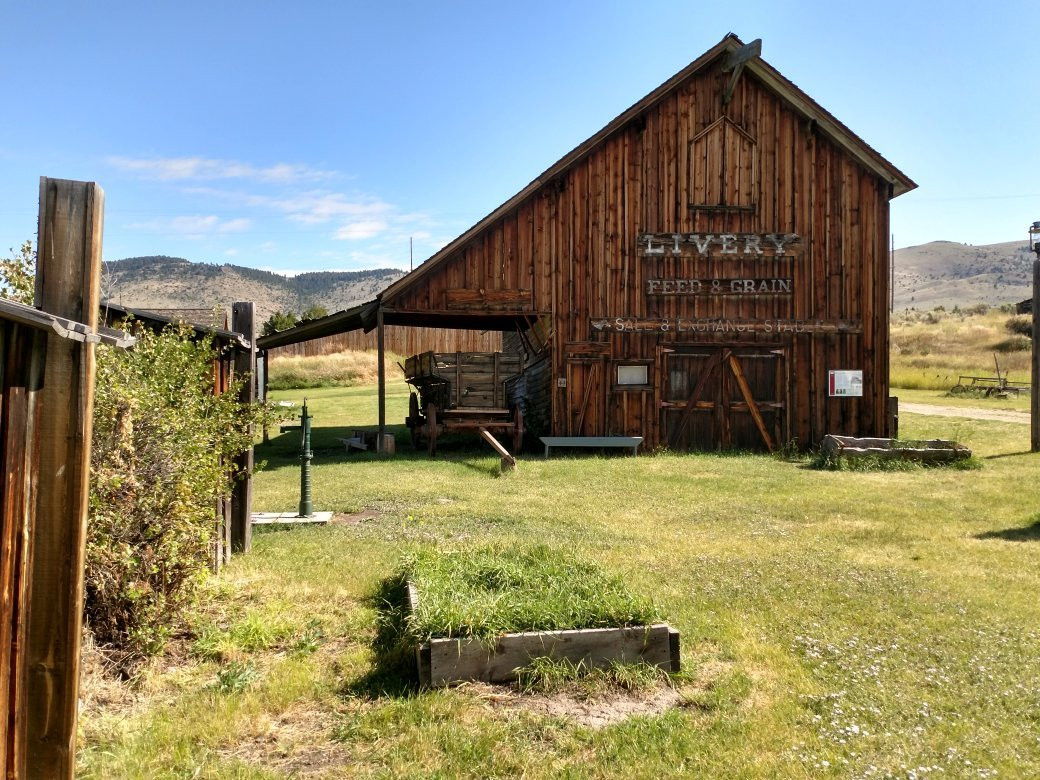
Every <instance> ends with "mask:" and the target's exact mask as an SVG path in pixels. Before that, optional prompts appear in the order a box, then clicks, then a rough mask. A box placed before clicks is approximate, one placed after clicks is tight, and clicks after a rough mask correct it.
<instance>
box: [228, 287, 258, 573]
mask: <svg viewBox="0 0 1040 780" xmlns="http://www.w3.org/2000/svg"><path fill="white" fill-rule="evenodd" d="M231 330H233V331H235V332H237V333H241V334H242V335H243V336H244V337H245V338H246V339H247V340H248V341H249V348H248V349H243V348H241V347H238V348H236V349H235V380H236V381H239V382H243V380H244V382H243V385H242V387H241V389H240V390H239V392H238V400H239V402H240V403H243V404H254V403H256V319H255V316H254V308H253V303H252V302H251V301H250V302H244V301H242V302H238V303H234V304H232V306H231ZM249 433H250V440H252V433H253V426H249ZM235 471H236V472H237V473H238V475H239V477H238V479H236V480H235V485H234V487H233V488H232V490H231V551H232V552H233V553H247V552H249V551H250V549H251V548H252V546H253V522H252V517H253V447H252V445H251V444H250V446H249V449H248V450H246V451H245V452H244V453H242V454H241V455H239V456H238V457H237V458H235Z"/></svg>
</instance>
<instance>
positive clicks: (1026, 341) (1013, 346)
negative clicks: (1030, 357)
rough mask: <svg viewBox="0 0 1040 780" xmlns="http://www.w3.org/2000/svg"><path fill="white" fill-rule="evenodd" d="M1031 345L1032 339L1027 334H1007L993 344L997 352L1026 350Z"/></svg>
mask: <svg viewBox="0 0 1040 780" xmlns="http://www.w3.org/2000/svg"><path fill="white" fill-rule="evenodd" d="M1032 346H1033V340H1032V339H1031V338H1029V337H1028V336H1009V337H1008V338H1006V339H1004V340H1002V341H998V342H997V343H996V344H994V345H993V349H995V350H996V351H997V352H1027V351H1029V350H1030V349H1031V348H1032Z"/></svg>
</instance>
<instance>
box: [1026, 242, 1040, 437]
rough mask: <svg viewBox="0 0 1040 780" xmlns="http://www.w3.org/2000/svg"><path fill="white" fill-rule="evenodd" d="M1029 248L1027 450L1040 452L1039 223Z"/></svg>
mask: <svg viewBox="0 0 1040 780" xmlns="http://www.w3.org/2000/svg"><path fill="white" fill-rule="evenodd" d="M1029 248H1030V249H1032V250H1033V251H1034V252H1036V259H1035V260H1034V261H1033V307H1032V308H1033V312H1032V316H1033V373H1032V377H1031V379H1030V386H1029V419H1030V437H1029V449H1030V450H1031V451H1032V452H1040V222H1034V223H1033V225H1032V226H1031V227H1030V228H1029Z"/></svg>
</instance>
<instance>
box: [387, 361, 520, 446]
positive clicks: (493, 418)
mask: <svg viewBox="0 0 1040 780" xmlns="http://www.w3.org/2000/svg"><path fill="white" fill-rule="evenodd" d="M521 361H522V358H521V356H520V355H516V354H511V353H508V352H423V353H420V354H418V355H414V356H412V357H410V358H408V359H407V360H406V361H405V365H404V375H405V380H406V381H407V382H408V384H410V385H411V386H412V387H413V388H414V390H413V391H412V392H411V393H410V394H409V397H408V418H407V419H406V420H405V424H406V425H407V426H408V428H409V430H410V431H411V433H412V444H413V445H415V447H416V448H418V447H420V446H422V443H423V441H424V440H425V442H426V446H427V448H428V449H429V452H430V454H431V455H433V454H434V453H436V451H437V439H438V437H439V436H441V435H443V434H445V433H453V432H459V431H469V432H472V433H479V432H480V430H481V429H482V428H483V429H484V430H486V431H488V432H489V433H495V432H497V433H504V434H507V435H511V437H512V445H513V452H516V451H517V450H519V449H520V445H521V444H522V443H523V437H524V419H523V414H522V412H521V410H520V408H519V407H518V406H515V405H511V404H510V403H509V398H508V394H507V390H506V382H507V380H509V379H510V378H512V377H514V376H516V375H517V374H519V373H520V372H521V370H522V362H521Z"/></svg>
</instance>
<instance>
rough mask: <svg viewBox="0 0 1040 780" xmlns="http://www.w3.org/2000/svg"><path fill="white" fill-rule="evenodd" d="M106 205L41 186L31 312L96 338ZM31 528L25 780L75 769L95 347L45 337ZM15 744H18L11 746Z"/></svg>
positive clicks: (46, 182)
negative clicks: (42, 313) (85, 330)
mask: <svg viewBox="0 0 1040 780" xmlns="http://www.w3.org/2000/svg"><path fill="white" fill-rule="evenodd" d="M104 202H105V195H104V192H103V191H102V189H101V188H100V187H99V186H98V185H97V184H94V183H93V182H77V181H66V180H63V179H48V178H46V177H44V178H41V179H40V217H39V236H38V241H37V266H36V304H37V306H38V307H39V308H41V309H43V310H44V311H46V312H48V313H50V314H54V315H57V316H59V317H65V318H67V319H70V320H73V321H76V322H81V323H84V324H86V325H88V326H89V327H90V328H91V329H92V330H96V329H97V321H98V303H99V301H98V288H99V282H100V277H101V236H102V229H103V221H104ZM47 342H48V343H47V359H46V363H45V366H44V387H43V397H42V401H43V408H44V410H45V414H44V415H43V418H42V420H41V431H40V433H41V435H40V461H39V462H40V471H39V493H38V499H37V511H36V527H35V529H34V533H33V538H32V540H31V542H30V544H31V547H32V550H31V557H30V560H31V564H30V571H31V585H30V599H29V609H28V613H27V631H26V635H27V645H26V651H25V660H26V676H27V679H26V686H27V697H26V698H27V701H26V715H25V745H26V771H25V776H26V777H30V778H71V777H72V776H73V772H74V768H75V766H74V765H75V747H76V744H75V743H76V718H77V709H78V694H79V671H80V664H79V654H80V633H81V631H82V628H83V626H82V616H83V566H84V550H85V544H86V525H87V502H88V491H89V483H90V439H91V434H92V432H93V419H92V418H93V411H94V347H93V345H91V344H88V343H81V342H76V341H70V340H66V339H62V338H60V337H58V336H56V335H54V334H49V335H48V337H47ZM18 736H21V735H16V738H17V737H18Z"/></svg>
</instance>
